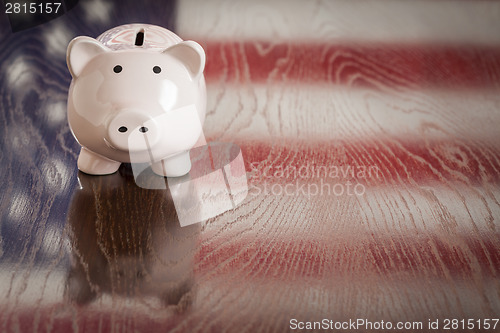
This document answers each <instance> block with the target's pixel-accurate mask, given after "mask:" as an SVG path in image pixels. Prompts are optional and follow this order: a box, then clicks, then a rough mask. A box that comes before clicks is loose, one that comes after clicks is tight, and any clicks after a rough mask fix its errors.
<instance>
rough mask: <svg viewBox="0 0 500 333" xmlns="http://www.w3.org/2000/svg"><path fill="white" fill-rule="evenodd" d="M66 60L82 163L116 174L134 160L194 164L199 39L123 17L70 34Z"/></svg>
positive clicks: (171, 167)
mask: <svg viewBox="0 0 500 333" xmlns="http://www.w3.org/2000/svg"><path fill="white" fill-rule="evenodd" d="M67 64H68V69H69V71H70V73H71V76H72V81H71V85H70V88H69V92H68V123H69V126H70V128H71V131H72V133H73V135H74V137H75V138H76V140H77V141H78V142H79V143H80V145H81V146H82V149H81V151H80V155H79V158H78V169H79V170H80V171H83V172H85V173H88V174H92V175H105V174H111V173H114V172H116V170H118V168H119V166H120V164H121V163H122V162H127V163H130V162H131V161H132V160H133V161H134V162H135V163H138V162H140V163H145V162H147V163H149V164H151V166H152V169H153V171H154V172H155V173H157V174H159V175H162V176H169V177H179V176H182V175H185V174H187V173H188V172H189V170H190V168H191V164H190V158H189V150H190V149H191V148H192V147H193V146H194V145H195V144H196V142H197V141H198V139H200V138H201V137H202V125H203V121H204V118H205V113H206V87H205V79H204V76H203V69H204V67H205V52H204V51H203V48H202V47H201V46H200V45H199V44H197V43H196V42H194V41H183V40H182V39H181V38H180V37H179V36H177V35H176V34H174V33H173V32H171V31H169V30H167V29H164V28H161V27H158V26H154V25H148V24H129V25H122V26H119V27H116V28H113V29H111V30H108V31H106V32H105V33H103V34H102V35H101V36H99V37H98V38H97V39H93V38H91V37H86V36H80V37H76V38H75V39H73V40H72V41H71V42H70V43H69V45H68V50H67Z"/></svg>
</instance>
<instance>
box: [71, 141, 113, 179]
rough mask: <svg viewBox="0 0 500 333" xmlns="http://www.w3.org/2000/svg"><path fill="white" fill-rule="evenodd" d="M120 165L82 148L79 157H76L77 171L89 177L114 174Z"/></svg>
mask: <svg viewBox="0 0 500 333" xmlns="http://www.w3.org/2000/svg"><path fill="white" fill-rule="evenodd" d="M120 164H121V163H120V162H116V161H113V160H110V159H109V158H106V157H104V156H102V155H99V154H96V153H94V152H93V151H90V150H88V149H87V148H85V147H82V150H80V156H78V170H80V171H82V172H85V173H87V174H89V175H109V174H112V173H115V172H116V170H118V168H119V167H120Z"/></svg>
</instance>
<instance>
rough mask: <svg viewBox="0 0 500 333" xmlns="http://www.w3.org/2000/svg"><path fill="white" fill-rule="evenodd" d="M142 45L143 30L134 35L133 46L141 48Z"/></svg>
mask: <svg viewBox="0 0 500 333" xmlns="http://www.w3.org/2000/svg"><path fill="white" fill-rule="evenodd" d="M143 44H144V29H141V30H139V32H138V33H137V35H135V46H142V45H143Z"/></svg>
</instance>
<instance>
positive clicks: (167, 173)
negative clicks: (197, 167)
mask: <svg viewBox="0 0 500 333" xmlns="http://www.w3.org/2000/svg"><path fill="white" fill-rule="evenodd" d="M151 168H152V169H153V172H154V173H156V174H157V175H160V176H164V177H180V176H184V175H185V174H187V173H188V172H189V171H190V170H191V159H190V158H189V151H184V152H182V153H179V154H177V155H174V156H171V157H167V158H164V159H163V160H161V161H159V162H156V163H153V164H152V165H151Z"/></svg>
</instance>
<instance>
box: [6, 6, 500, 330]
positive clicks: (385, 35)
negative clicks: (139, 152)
mask: <svg viewBox="0 0 500 333" xmlns="http://www.w3.org/2000/svg"><path fill="white" fill-rule="evenodd" d="M133 22H144V23H150V24H157V25H161V26H164V27H167V28H169V29H172V30H173V31H175V32H176V33H178V34H179V35H180V36H181V37H183V38H184V39H193V40H196V41H198V42H199V43H200V44H201V45H203V47H204V48H205V50H206V54H207V65H206V70H205V76H206V79H207V87H208V110H207V118H206V121H205V124H204V133H205V135H206V137H207V139H208V140H209V141H220V142H228V143H234V144H237V145H238V146H239V147H241V150H242V152H243V157H244V160H245V165H246V170H247V172H248V187H249V193H248V196H247V197H246V199H245V200H244V202H243V203H241V204H240V205H239V206H238V207H236V208H235V209H233V210H230V211H227V212H226V213H224V214H222V215H219V216H217V217H214V218H211V219H209V220H208V221H206V222H204V223H199V224H194V225H191V226H187V227H180V225H179V221H178V220H177V215H176V213H175V209H174V207H173V204H172V197H171V196H170V192H169V191H168V190H146V189H143V188H140V187H138V186H137V185H136V184H135V182H134V178H133V176H132V174H131V169H130V165H123V166H122V168H121V169H120V170H119V172H118V173H116V174H114V175H111V176H103V177H95V176H88V175H85V174H83V173H78V172H77V169H76V158H77V154H78V151H79V145H78V144H77V143H76V141H75V140H74V139H73V136H72V134H71V132H70V130H69V127H68V125H67V120H66V101H67V92H68V87H69V83H70V75H69V72H68V70H67V67H66V63H65V52H66V46H67V43H68V42H69V40H70V39H71V38H73V37H75V36H78V35H88V36H92V37H97V36H98V35H99V34H100V33H101V32H103V31H105V30H107V29H109V28H111V27H114V26H117V25H120V24H125V23H133ZM0 41H1V42H0V45H1V48H0V98H1V99H0V109H1V112H0V135H1V138H2V139H1V142H0V145H1V146H0V147H1V148H0V175H1V179H2V180H3V181H2V183H1V185H0V186H1V188H0V190H1V192H0V193H1V194H0V213H1V220H0V221H1V223H0V236H1V237H0V331H2V332H70V331H73V332H166V331H169V332H170V331H172V332H201V331H203V332H286V331H300V330H299V328H302V327H304V328H308V327H309V326H308V325H311V327H313V328H315V330H316V331H321V330H322V329H325V330H324V331H346V332H347V331H348V332H358V331H359V332H363V331H388V329H389V328H392V331H394V332H426V331H427V332H438V331H445V329H446V328H447V327H448V328H449V329H450V330H446V331H464V332H478V331H484V332H494V331H497V332H498V331H500V323H498V318H499V317H500V279H499V277H500V252H499V250H500V240H499V235H500V232H499V228H500V222H499V221H500V177H499V175H500V3H499V2H495V1H486V2H475V1H459V0H456V1H448V2H445V1H411V2H410V1H404V2H397V1H389V0H383V1H377V2H374V1H361V2H358V1H357V2H350V1H315V2H312V1H311V2H308V1H295V0H294V1H284V0H280V1H264V0H257V1H236V2H235V1H229V0H210V1H204V2H203V1H195V0H189V1H184V0H183V1H179V2H172V1H169V2H161V1H156V2H153V1H144V2H142V1H141V2H140V1H132V0H126V1H119V2H118V1H116V2H110V1H104V0H103V1H98V0H95V1H83V0H82V1H80V2H79V3H78V4H77V5H76V6H75V7H74V8H73V9H71V10H70V11H68V12H67V13H66V14H65V15H63V16H61V17H60V18H58V19H55V20H53V21H51V22H49V23H46V24H42V25H39V26H37V27H34V28H31V29H27V30H24V31H19V32H16V33H12V32H11V31H10V27H9V21H8V20H7V17H6V16H5V15H3V14H2V15H0ZM150 176H151V177H154V176H153V175H150ZM495 319H496V320H495ZM314 322H319V324H318V323H316V324H315V323H314ZM353 323H356V326H353V325H354V324H353ZM314 325H316V326H314ZM318 325H319V326H318ZM384 325H385V326H384ZM388 325H391V326H388ZM420 325H421V326H420ZM436 325H438V326H437V329H434V328H436ZM488 325H489V327H488ZM494 325H496V326H495V327H494ZM326 328H328V329H329V330H327V329H326ZM304 331H307V330H304Z"/></svg>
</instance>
